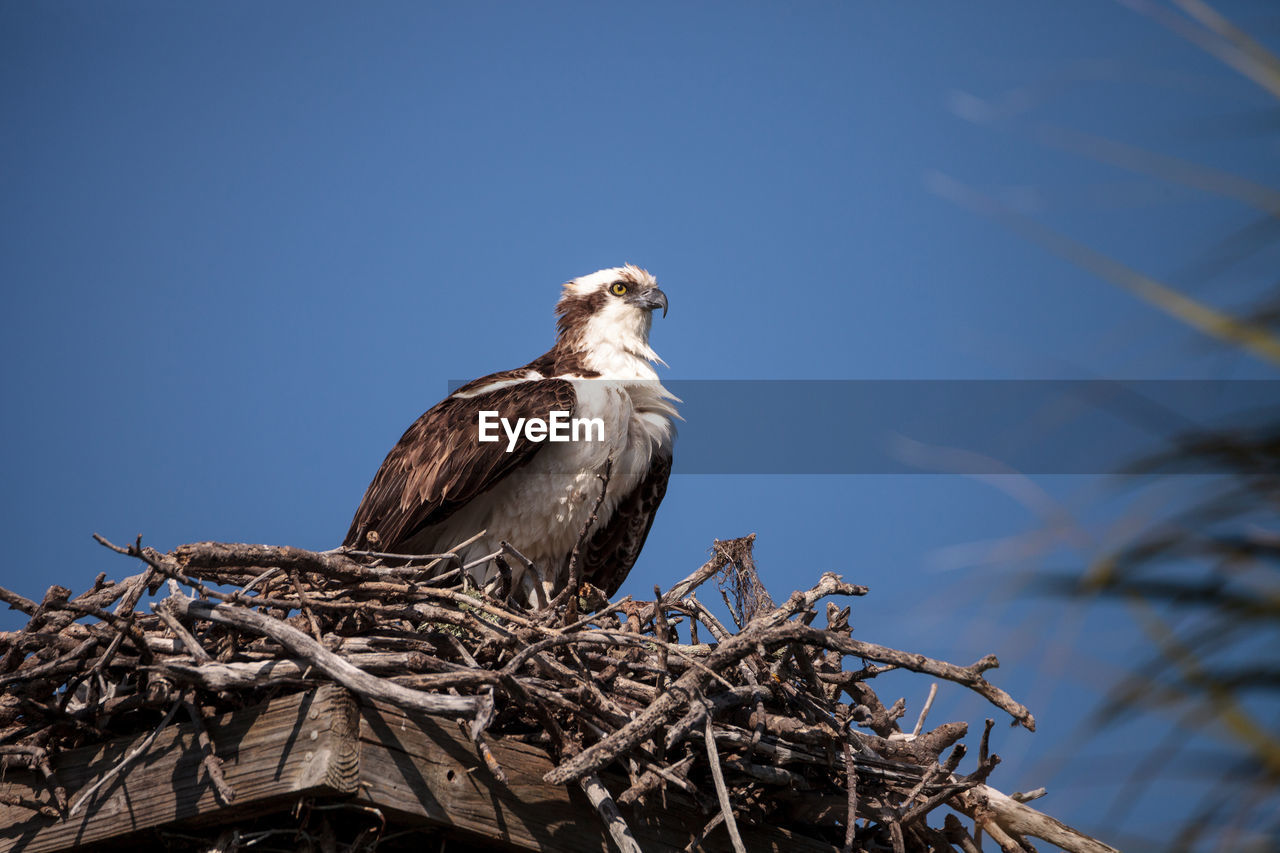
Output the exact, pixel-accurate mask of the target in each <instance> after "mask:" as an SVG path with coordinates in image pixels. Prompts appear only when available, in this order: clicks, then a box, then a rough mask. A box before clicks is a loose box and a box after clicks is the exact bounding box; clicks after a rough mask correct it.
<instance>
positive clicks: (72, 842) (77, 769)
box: [0, 685, 360, 853]
mask: <svg viewBox="0 0 1280 853" xmlns="http://www.w3.org/2000/svg"><path fill="white" fill-rule="evenodd" d="M356 729H357V722H356V707H355V702H354V700H353V699H352V698H351V695H350V694H349V693H347V692H346V691H345V690H342V689H340V688H337V687H333V686H329V685H325V686H323V687H319V688H317V689H315V690H311V691H309V692H307V693H300V694H293V695H290V696H284V697H280V698H278V699H274V700H272V701H270V702H267V703H265V704H263V705H259V706H257V707H255V708H251V709H247V710H244V711H237V712H234V713H231V714H223V715H221V716H219V717H216V718H214V719H212V720H210V721H209V734H210V735H211V736H212V738H213V742H214V743H215V744H216V745H217V750H218V755H219V757H221V758H222V760H223V772H224V775H225V776H226V780H227V782H228V783H229V784H230V785H231V787H232V788H233V789H234V791H235V801H234V802H233V803H231V804H230V805H223V804H221V803H219V802H218V801H217V799H216V797H215V794H214V790H213V786H212V784H211V783H210V782H209V780H208V779H207V778H206V775H205V773H204V772H203V770H202V769H201V767H200V762H201V759H202V757H203V756H202V754H201V751H200V748H199V745H198V743H197V734H196V731H195V728H194V726H192V725H191V724H190V723H189V722H188V723H186V724H180V725H171V726H169V727H168V728H167V729H165V730H164V731H162V732H161V733H160V735H159V736H158V737H157V738H156V740H155V742H154V743H153V744H151V746H150V748H149V749H148V750H147V751H146V753H145V754H144V755H142V756H141V757H140V758H139V759H138V760H137V761H135V762H134V763H133V764H132V766H131V767H130V768H129V769H128V770H127V771H126V772H124V773H122V774H119V776H118V778H116V779H113V780H112V781H111V782H109V783H108V784H107V785H106V786H104V787H103V788H102V790H100V791H99V792H98V793H97V795H96V796H95V797H94V799H93V800H92V801H90V802H89V803H87V804H86V806H85V807H84V808H83V809H81V810H80V811H79V812H78V813H77V814H76V815H75V817H73V818H71V819H69V820H66V821H63V820H62V819H60V818H50V817H44V816H42V815H38V814H34V813H33V812H31V811H30V810H28V809H25V808H21V807H17V806H6V805H0V853H7V851H11V850H14V851H16V850H22V851H24V853H40V851H55V850H68V849H71V848H73V847H78V846H80V845H85V844H90V843H93V842H101V841H105V840H107V839H111V838H118V837H121V836H125V835H129V834H131V833H135V832H138V831H139V830H143V829H148V828H150V827H155V826H161V825H164V824H171V823H174V822H178V821H186V820H191V819H195V818H211V819H213V820H215V821H216V822H223V821H226V820H235V819H240V818H245V817H249V816H252V815H258V814H263V813H266V812H270V811H273V810H275V809H276V808H278V807H280V806H281V805H284V804H291V803H292V802H293V801H294V800H295V799H296V798H297V797H298V796H299V795H323V794H331V795H332V794H350V793H352V792H354V791H355V790H356V786H357V784H358V782H359V769H360V766H359V754H358V752H357V742H356V737H355V732H356ZM144 738H145V735H142V736H138V737H124V738H117V739H116V740H112V741H109V742H107V743H105V744H101V745H98V746H91V747H84V748H82V749H75V750H71V751H69V752H65V753H63V754H61V755H59V756H58V757H57V759H56V761H55V764H54V770H55V772H56V773H57V775H58V778H59V780H60V781H61V782H62V784H63V785H65V786H66V788H67V791H68V792H69V793H70V796H71V798H72V800H73V801H74V800H75V798H76V797H77V795H78V794H79V792H80V791H81V790H83V789H85V788H86V787H87V786H89V785H91V784H93V783H94V782H95V781H97V780H98V779H99V778H101V777H102V776H103V775H104V774H105V773H107V772H108V771H109V770H111V768H112V767H114V766H115V765H116V763H117V762H119V761H120V759H121V758H122V757H123V756H124V755H126V754H128V753H129V751H130V750H132V749H133V748H134V747H135V746H137V745H138V744H139V743H141V742H142V741H143V740H144ZM33 787H34V788H35V790H40V791H43V789H44V784H43V782H42V781H41V780H40V779H39V777H37V776H35V775H33V774H30V773H26V772H19V773H10V774H9V775H8V780H6V781H4V782H0V795H4V794H13V795H21V796H24V797H28V798H29V797H30V796H31V790H32V788H33ZM42 798H43V799H46V800H47V799H48V797H47V796H44V797H42Z"/></svg>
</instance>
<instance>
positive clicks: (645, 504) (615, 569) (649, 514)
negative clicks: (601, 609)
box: [581, 451, 671, 596]
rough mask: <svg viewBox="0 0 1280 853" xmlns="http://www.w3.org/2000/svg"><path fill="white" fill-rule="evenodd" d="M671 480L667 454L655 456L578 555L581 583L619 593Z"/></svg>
mask: <svg viewBox="0 0 1280 853" xmlns="http://www.w3.org/2000/svg"><path fill="white" fill-rule="evenodd" d="M670 477H671V454H670V452H669V451H667V452H665V453H661V454H658V455H655V456H654V457H653V460H652V463H651V465H650V468H649V473H648V474H647V475H645V478H644V479H643V480H641V481H640V484H639V485H638V486H636V488H635V489H634V490H633V491H632V492H631V494H629V495H627V496H626V497H624V498H623V499H622V500H621V501H619V503H618V506H617V508H616V509H615V510H614V511H613V516H612V517H611V518H610V519H609V522H608V524H606V525H605V526H604V527H602V528H600V529H599V530H597V531H596V532H595V533H594V534H592V536H591V539H590V540H589V541H588V542H587V545H586V547H585V548H584V549H583V553H582V555H581V559H582V578H583V580H585V581H587V582H588V583H590V584H592V585H593V586H597V587H599V588H600V589H602V590H604V592H605V595H609V596H612V595H613V594H614V593H615V592H617V591H618V587H620V586H622V582H623V581H624V580H626V578H627V574H628V573H630V571H631V567H632V566H634V565H635V564H636V558H637V557H639V556H640V549H641V548H643V547H644V540H645V539H646V538H648V536H649V528H651V527H652V526H653V517H654V515H655V514H656V513H657V511H658V504H660V503H662V497H663V495H665V494H666V493H667V480H668V479H670Z"/></svg>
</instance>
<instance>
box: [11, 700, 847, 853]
mask: <svg viewBox="0 0 1280 853" xmlns="http://www.w3.org/2000/svg"><path fill="white" fill-rule="evenodd" d="M210 733H211V734H212V736H213V739H214V742H215V743H216V744H217V747H218V755H219V756H220V757H221V758H222V759H223V762H224V772H225V775H226V779H227V782H228V783H229V784H230V785H231V786H232V788H234V790H235V794H236V798H235V802H234V803H233V804H231V805H223V804H221V803H219V802H218V800H217V799H216V797H215V794H214V789H213V786H212V784H210V782H209V781H208V779H207V778H206V777H205V773H204V771H203V770H202V769H201V767H200V762H201V753H200V749H199V746H198V744H197V742H196V733H195V731H194V729H193V728H192V727H191V726H189V725H183V724H175V725H171V726H169V727H168V728H167V729H165V730H164V731H163V732H162V733H161V734H160V736H159V737H158V738H157V739H156V741H155V742H154V743H153V744H152V745H151V746H150V748H149V749H148V750H147V751H146V753H145V755H144V756H143V757H142V758H141V759H139V760H138V761H137V762H136V763H134V764H133V766H132V768H131V769H130V770H129V771H128V772H127V773H125V774H123V775H122V777H121V778H117V779H115V780H112V782H110V783H109V784H108V785H106V786H104V788H103V789H102V790H100V791H99V792H98V793H97V795H96V796H95V798H94V799H93V800H92V801H91V802H90V803H88V804H87V806H86V807H85V808H84V809H82V810H81V811H80V812H79V813H78V814H77V815H76V816H75V817H73V818H70V819H66V820H64V819H58V818H51V817H45V816H42V815H40V814H37V813H34V812H32V811H31V810H29V809H26V808H22V807H18V806H8V805H0V827H3V828H2V829H0V853H8V851H30V852H31V853H38V851H61V850H73V849H77V848H81V847H85V848H87V847H91V846H97V845H100V844H102V843H110V842H130V841H134V840H136V841H139V842H140V841H143V840H144V839H147V838H149V837H150V838H154V830H157V829H163V830H166V831H181V830H182V829H183V828H184V827H187V828H190V827H200V828H203V829H205V830H206V831H207V829H208V827H210V826H220V825H226V826H235V825H237V824H238V823H240V822H243V821H246V820H251V819H254V818H256V817H261V816H263V815H270V814H273V813H287V812H289V810H291V809H293V808H294V807H295V806H296V804H297V803H298V802H299V801H300V800H303V799H311V800H313V801H314V800H318V801H322V802H328V801H332V802H345V803H350V804H359V805H363V806H367V807H372V808H374V809H377V810H378V812H379V813H380V814H381V815H382V816H383V817H384V818H385V819H386V821H387V826H388V828H387V829H386V830H385V832H391V831H392V830H393V829H394V830H395V831H400V830H404V829H411V828H415V827H420V828H422V829H423V830H424V831H433V832H437V833H438V832H441V831H444V832H447V833H448V835H449V837H451V838H455V839H457V841H458V842H461V843H463V844H464V845H466V846H467V847H470V848H471V849H494V850H554V851H565V852H566V853H577V851H584V853H585V851H592V853H595V851H608V850H610V849H612V848H611V845H610V842H609V839H608V836H607V834H606V832H605V831H604V828H603V824H602V823H601V821H600V819H599V818H598V816H597V815H596V812H595V810H594V809H593V808H592V807H591V805H590V803H588V802H587V799H586V796H585V795H583V794H582V793H581V792H580V791H579V790H578V789H577V788H576V787H574V788H571V789H570V788H565V787H561V786H552V785H548V784H546V783H545V782H543V781H542V775H543V774H544V773H545V772H546V771H547V770H549V769H551V767H552V762H551V760H550V758H549V757H548V756H547V754H546V753H544V752H542V751H541V750H538V749H536V748H534V747H531V746H528V745H525V744H523V743H519V742H517V741H497V742H495V743H494V744H493V753H494V756H495V757H496V758H497V760H498V762H499V764H501V765H502V768H503V769H504V771H505V772H506V774H507V777H508V782H507V784H503V783H502V782H500V781H499V780H497V779H496V778H494V777H493V775H492V774H491V773H490V772H489V771H488V770H487V769H485V766H484V763H483V761H482V760H481V759H480V758H479V756H478V755H477V754H476V750H475V747H474V746H473V745H472V743H471V741H470V740H469V739H468V738H467V737H465V736H464V734H463V732H462V731H461V729H460V727H459V726H458V724H457V722H455V721H453V720H449V719H444V718H435V717H423V716H417V715H409V714H406V713H405V712H403V711H401V710H399V709H398V708H395V707H392V706H389V705H382V704H365V703H358V702H357V701H356V700H355V699H353V698H352V696H351V695H350V694H349V693H347V692H346V691H344V690H342V689H340V688H336V687H332V686H324V687H320V688H317V689H315V690H311V691H309V692H306V693H298V694H293V695H290V696H286V697H281V698H278V699H275V700H273V701H271V702H267V703H265V704H263V705H260V706H258V707H255V708H251V709H247V710H244V711H238V712H235V713H232V714H226V715H224V716H222V717H221V718H218V719H217V720H216V721H214V723H213V724H212V725H211V727H210ZM143 739H144V738H143V737H142V736H139V737H136V738H120V739H117V740H114V741H111V742H109V743H107V744H103V745H100V746H97V747H86V748H83V749H79V750H74V751H72V752H69V753H66V754H63V755H61V756H59V758H58V759H57V761H56V763H55V766H54V769H55V771H56V773H57V775H58V777H59V779H60V781H61V782H62V784H63V785H65V786H66V788H67V790H68V792H69V794H70V796H71V799H72V801H73V802H74V801H75V799H76V797H77V794H78V792H79V791H80V790H82V789H83V788H85V787H86V786H88V785H90V784H92V783H93V782H94V781H95V780H97V779H98V778H100V777H101V776H102V775H103V774H104V773H106V772H107V771H108V770H109V769H110V768H112V767H113V766H114V765H115V764H116V763H117V762H119V760H120V758H121V757H122V756H124V755H125V754H127V753H128V752H129V751H130V750H131V749H133V748H135V747H136V746H137V745H138V744H139V743H141V741H142V740H143ZM606 781H608V780H606ZM614 781H615V782H619V781H620V780H614ZM32 785H34V786H35V788H36V789H37V790H43V782H41V781H40V780H39V778H38V777H31V776H28V775H27V774H26V773H25V772H23V773H10V774H9V779H8V780H7V781H5V782H0V797H3V795H6V794H20V795H21V796H24V797H30V792H31V789H32V788H31V786H32ZM610 787H611V788H612V789H613V790H614V792H615V793H617V792H618V791H619V790H621V788H622V787H625V786H624V785H622V784H614V783H613V782H611V783H610ZM45 798H46V799H47V796H46V797H45ZM623 814H624V816H625V817H626V819H627V822H628V823H629V824H630V826H631V828H632V830H633V832H634V833H635V835H636V837H637V840H638V841H639V842H640V844H641V846H642V847H643V849H644V850H646V851H661V852H662V853H665V851H676V850H683V849H684V848H685V845H686V844H688V843H689V842H690V840H691V839H692V838H693V837H694V836H695V834H696V833H697V832H698V831H699V830H700V829H701V827H702V826H704V825H705V824H706V822H707V819H708V816H707V815H704V814H702V813H701V812H700V811H698V810H697V809H696V808H695V807H693V805H692V804H691V803H689V802H687V801H684V800H682V799H681V798H679V797H677V796H673V795H670V794H669V795H668V797H667V808H665V809H663V810H662V811H660V812H659V811H655V810H652V809H644V808H637V809H623ZM743 835H744V841H745V842H746V845H747V848H748V849H749V850H752V851H767V850H775V851H783V850H786V851H789V853H807V851H827V853H829V851H832V850H834V849H835V848H833V847H831V846H830V845H828V844H826V843H823V842H821V841H817V840H814V839H810V838H806V837H802V836H797V835H794V834H791V833H788V832H784V831H782V830H778V829H773V828H768V827H766V828H759V829H752V828H749V827H743ZM450 849H454V848H450ZM702 849H706V850H729V849H731V847H730V845H729V840H728V837H727V835H726V834H725V831H724V829H723V827H721V828H719V829H717V830H715V831H713V832H712V834H711V837H710V838H709V839H708V840H707V843H706V845H705V846H704V847H703V848H702Z"/></svg>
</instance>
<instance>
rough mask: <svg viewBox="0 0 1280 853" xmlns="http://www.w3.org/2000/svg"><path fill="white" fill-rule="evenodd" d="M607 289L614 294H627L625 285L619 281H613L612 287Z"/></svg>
mask: <svg viewBox="0 0 1280 853" xmlns="http://www.w3.org/2000/svg"><path fill="white" fill-rule="evenodd" d="M609 290H611V291H613V295H614V296H626V295H627V286H626V285H625V284H623V283H622V282H620V281H615V282H614V283H613V287H611V288H609Z"/></svg>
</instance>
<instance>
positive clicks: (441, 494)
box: [343, 374, 577, 552]
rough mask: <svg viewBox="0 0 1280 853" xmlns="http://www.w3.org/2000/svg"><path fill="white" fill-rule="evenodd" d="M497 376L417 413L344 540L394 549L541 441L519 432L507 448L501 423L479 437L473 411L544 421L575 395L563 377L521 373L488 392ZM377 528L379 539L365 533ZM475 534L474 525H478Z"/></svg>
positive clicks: (569, 407) (567, 408)
mask: <svg viewBox="0 0 1280 853" xmlns="http://www.w3.org/2000/svg"><path fill="white" fill-rule="evenodd" d="M503 376H504V375H503V374H495V375H494V376H491V377H485V378H484V379H481V380H476V381H475V382H472V383H470V384H468V385H466V386H464V387H462V388H460V389H458V390H457V391H455V392H454V393H453V395H451V396H449V397H447V398H445V399H444V400H442V401H441V402H439V403H437V404H436V405H435V406H434V407H432V408H431V409H430V410H429V411H427V412H426V413H425V414H424V415H423V416H422V417H420V418H418V420H416V421H415V422H414V423H413V425H412V426H410V427H409V429H407V430H405V433H404V435H403V436H401V438H400V441H399V442H398V443H397V444H396V446H395V447H393V448H391V452H390V453H388V454H387V458H386V459H385V460H383V463H382V467H381V468H379V469H378V473H377V474H376V475H375V476H374V478H373V482H372V483H370V484H369V488H368V489H367V490H366V491H365V493H364V499H363V500H362V501H361V502H360V508H359V509H357V510H356V514H355V518H353V519H352V520H351V528H350V529H349V530H348V531H347V538H346V539H345V540H344V541H343V544H344V545H346V546H348V547H355V548H364V547H368V548H370V549H371V550H377V551H392V552H394V551H397V550H398V549H399V547H400V546H402V545H403V544H404V543H405V542H406V541H407V540H409V539H410V538H411V537H412V536H413V535H414V534H416V533H417V532H418V531H419V530H421V529H422V528H423V527H426V526H428V525H431V524H437V523H439V522H441V521H444V520H445V519H446V518H448V517H449V516H450V515H452V514H453V513H454V512H455V511H456V510H457V509H458V508H459V507H460V506H462V505H463V504H465V503H466V502H467V501H469V500H471V499H472V498H474V497H476V496H477V495H479V494H481V493H482V492H484V491H486V490H487V489H489V488H491V487H492V486H493V485H494V484H495V483H497V482H498V481H499V480H501V479H502V478H503V477H505V476H506V475H507V474H510V473H511V472H512V471H513V470H515V469H516V468H518V467H520V466H521V465H523V464H524V463H525V462H527V461H528V460H529V459H530V458H531V457H532V456H533V454H535V453H536V452H537V451H538V450H539V449H540V448H541V447H542V443H541V442H533V441H529V440H528V439H526V438H525V437H524V433H523V431H522V432H521V434H520V437H519V439H518V440H517V442H516V445H515V447H514V448H512V450H511V452H509V453H508V452H507V445H508V439H507V436H506V434H505V432H504V431H503V430H502V429H501V428H500V427H499V428H497V430H496V432H497V434H498V436H499V440H498V441H495V442H481V441H479V428H478V427H479V414H480V412H481V411H496V412H498V413H499V416H500V417H503V418H507V419H508V420H510V421H511V422H512V423H514V422H515V419H516V418H542V419H544V420H545V419H547V418H548V415H549V413H550V412H552V411H562V412H568V413H569V417H572V416H573V412H574V409H575V406H576V404H577V397H576V395H575V394H574V390H573V384H572V383H571V382H568V381H567V380H564V379H519V380H513V381H512V384H508V385H505V386H504V387H499V388H495V389H494V390H490V391H476V390H472V389H480V388H484V387H485V386H487V385H491V384H495V383H497V382H500V381H501V380H502V378H503ZM370 531H377V534H378V536H377V542H376V543H375V542H372V541H370V540H369V539H368V537H367V534H368V533H369V532H370ZM477 532H479V531H477Z"/></svg>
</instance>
